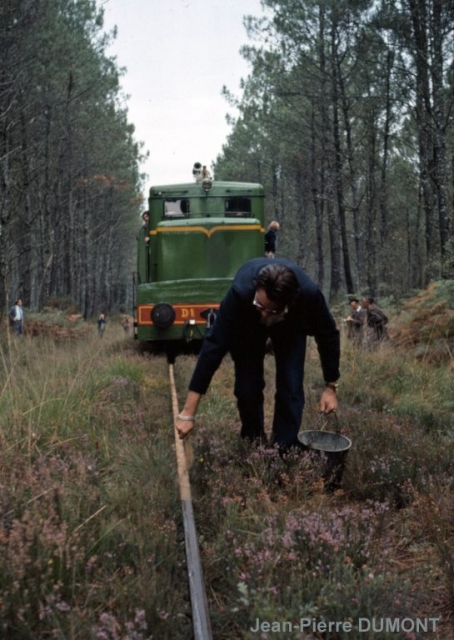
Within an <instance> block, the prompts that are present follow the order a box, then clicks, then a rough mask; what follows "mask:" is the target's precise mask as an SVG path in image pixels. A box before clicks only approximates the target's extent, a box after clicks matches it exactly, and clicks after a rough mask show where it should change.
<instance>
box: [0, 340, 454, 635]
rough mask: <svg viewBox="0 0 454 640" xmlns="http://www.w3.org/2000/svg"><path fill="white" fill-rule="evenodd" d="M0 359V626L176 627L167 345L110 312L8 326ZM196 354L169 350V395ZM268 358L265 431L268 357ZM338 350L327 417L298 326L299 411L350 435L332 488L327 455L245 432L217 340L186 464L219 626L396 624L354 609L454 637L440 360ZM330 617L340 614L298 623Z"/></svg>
mask: <svg viewBox="0 0 454 640" xmlns="http://www.w3.org/2000/svg"><path fill="white" fill-rule="evenodd" d="M1 358H2V360H1V363H2V366H1V368H0V409H1V413H0V487H1V492H0V637H5V638H8V639H11V640H32V639H33V640H35V639H45V638H57V639H60V640H75V639H81V640H86V639H87V638H90V639H92V638H93V639H94V640H150V639H151V638H153V639H156V638H159V639H160V640H167V639H168V640H174V639H175V640H186V639H187V640H190V638H192V637H193V629H192V620H191V606H190V597H189V591H188V578H187V569H186V560H185V544H184V528H183V520H182V509H181V503H180V499H179V490H178V483H177V473H176V462H175V451H174V449H175V447H174V434H173V426H172V416H171V410H170V409H171V403H170V397H169V382H168V370H167V364H166V361H165V359H164V358H162V357H155V356H150V355H147V354H143V353H139V351H138V350H136V349H135V348H134V344H133V341H132V340H130V339H127V338H125V336H124V334H123V333H122V330H121V328H117V329H114V328H109V330H108V331H107V332H106V335H105V337H104V338H103V339H102V340H99V339H98V338H97V335H96V333H95V332H94V331H93V332H91V334H87V336H86V337H85V338H84V340H83V341H75V342H72V341H71V342H69V343H66V344H64V345H62V344H61V343H55V342H54V341H50V340H48V339H45V338H40V339H28V338H26V339H24V340H17V341H12V342H11V344H10V347H9V348H8V345H7V344H4V345H3V348H2V352H1ZM194 364H195V358H194V357H181V358H178V359H177V362H176V365H175V375H176V381H177V386H178V390H179V394H180V405H181V402H182V401H183V396H184V394H185V391H186V388H187V384H188V381H189V378H190V375H191V372H192V370H193V367H194ZM265 369H266V379H267V391H266V404H265V415H266V423H267V429H268V431H269V428H270V424H271V420H272V414H273V397H274V361H273V359H272V357H268V358H267V359H266V363H265ZM341 369H342V378H341V386H340V389H339V399H340V405H339V410H338V412H337V419H335V418H333V417H331V418H329V419H327V420H326V421H321V420H320V416H319V412H318V406H317V403H318V399H319V396H320V393H321V391H322V389H323V381H322V378H321V372H320V367H319V363H318V356H317V353H316V349H315V347H314V344H313V343H312V341H310V345H309V351H308V358H307V371H306V383H305V388H306V409H305V414H304V419H303V424H302V429H303V430H305V429H314V428H325V429H328V430H336V429H337V428H339V429H340V431H341V432H342V433H343V434H344V435H346V436H348V437H349V438H350V439H351V441H352V447H351V449H350V450H349V451H348V453H347V455H346V457H345V470H344V474H343V478H342V483H341V485H340V487H338V488H337V489H335V490H333V488H332V487H331V488H330V486H329V484H328V482H327V481H326V469H327V462H328V461H327V459H326V457H325V456H323V455H320V454H316V453H311V452H303V453H302V452H296V451H295V452H291V453H290V454H289V455H288V456H286V457H285V458H282V457H281V456H280V455H279V454H278V452H277V451H275V450H274V449H272V448H268V447H265V446H251V445H250V444H248V443H245V442H243V441H241V440H240V439H239V437H238V434H239V430H240V424H239V419H238V414H237V410H236V404H235V399H234V397H233V393H232V390H233V372H232V364H231V362H230V360H229V359H228V358H226V359H225V361H224V362H223V364H222V366H221V368H220V369H219V371H218V372H217V374H216V376H215V378H214V380H213V383H212V385H211V388H210V391H209V392H208V394H207V395H206V396H205V397H204V398H203V400H202V403H201V406H200V416H199V419H198V420H197V423H196V427H195V430H194V434H193V435H192V436H191V442H192V446H193V451H194V461H193V463H192V466H191V469H190V479H191V490H192V498H193V505H194V514H195V518H196V527H197V532H198V539H199V545H200V552H201V558H202V564H203V570H204V577H205V584H206V591H207V598H208V604H209V614H210V620H211V625H212V628H213V637H214V638H216V640H218V639H220V640H222V639H224V638H225V639H229V640H230V639H231V638H238V639H239V640H241V639H244V640H250V639H253V638H258V637H260V638H267V637H270V638H271V637H272V638H279V639H286V640H287V639H288V638H292V639H293V638H296V639H302V640H307V639H309V638H311V639H312V638H319V637H323V638H324V640H339V638H340V637H348V638H349V640H357V639H367V640H377V638H380V640H387V639H388V638H396V637H402V638H403V637H404V634H401V636H396V633H393V632H391V631H390V632H387V631H386V630H385V631H381V632H379V633H377V632H376V631H374V630H373V629H370V630H364V628H363V629H362V630H361V631H360V630H359V628H358V621H359V620H365V621H367V620H369V621H371V620H372V619H376V620H381V619H382V618H386V619H390V620H401V619H407V618H408V619H417V618H421V617H424V616H426V617H427V616H430V617H437V616H440V617H441V621H440V623H439V627H438V630H437V631H436V632H432V633H429V634H423V635H422V636H421V637H424V638H429V640H430V639H435V638H438V639H439V640H446V639H447V638H449V637H452V632H453V629H452V628H451V627H450V622H449V620H450V618H449V615H448V612H449V610H450V608H451V607H452V606H453V604H454V587H453V584H454V583H453V576H454V563H453V561H452V558H453V557H454V553H453V552H454V540H453V538H454V534H453V531H454V509H453V507H452V504H453V500H452V486H453V481H454V479H453V474H452V459H453V453H454V452H453V438H452V434H453V430H452V427H453V424H452V417H451V408H450V404H449V402H450V394H451V395H452V392H451V389H452V385H451V383H450V380H451V376H452V371H451V368H450V365H449V363H443V365H439V364H438V365H436V366H435V365H433V364H431V365H430V366H429V365H428V364H427V362H422V361H421V360H419V359H418V358H416V357H415V356H414V354H412V353H410V352H409V351H408V350H400V349H396V348H395V347H394V346H393V345H387V346H386V347H384V348H383V349H382V350H380V351H378V352H374V353H369V352H362V351H359V350H355V349H354V348H353V346H352V345H351V344H350V343H345V344H343V355H342V366H341ZM434 594H436V596H435V595H434ZM301 620H303V626H304V625H306V626H304V629H303V630H299V629H298V628H296V627H294V628H293V629H292V632H291V633H289V632H288V626H287V628H286V629H284V623H290V622H292V623H294V624H295V625H296V624H298V625H299V624H300V623H301ZM257 621H261V622H263V623H264V624H265V625H266V624H267V623H271V622H273V623H274V624H275V625H276V626H275V627H274V629H273V632H272V633H271V632H270V633H268V632H267V631H264V630H262V631H261V632H260V633H259V632H257V631H256V630H255V627H256V625H257V624H258V622H257ZM329 621H337V622H339V623H341V622H343V621H344V622H348V623H351V625H352V629H351V631H349V632H348V634H346V633H343V635H342V633H341V632H340V631H339V633H338V632H335V631H334V630H332V631H331V632H329V633H324V634H323V633H322V632H320V631H317V630H316V628H315V627H309V625H317V624H321V623H323V622H329ZM278 625H282V628H281V629H280V630H279V629H278ZM363 625H367V623H366V622H363ZM317 634H318V635H317ZM336 634H337V635H336ZM417 639H418V640H420V636H417Z"/></svg>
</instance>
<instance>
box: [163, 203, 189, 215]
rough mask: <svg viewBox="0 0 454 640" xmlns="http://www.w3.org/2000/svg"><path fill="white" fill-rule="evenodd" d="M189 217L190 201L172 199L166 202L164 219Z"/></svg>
mask: <svg viewBox="0 0 454 640" xmlns="http://www.w3.org/2000/svg"><path fill="white" fill-rule="evenodd" d="M188 216H189V200H188V199H187V198H181V199H178V198H172V199H169V200H165V201H164V218H166V219H172V218H187V217H188Z"/></svg>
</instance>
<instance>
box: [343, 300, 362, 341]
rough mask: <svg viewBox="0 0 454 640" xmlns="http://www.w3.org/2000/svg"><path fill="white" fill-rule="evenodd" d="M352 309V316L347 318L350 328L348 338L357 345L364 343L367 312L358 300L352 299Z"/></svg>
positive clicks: (350, 303)
mask: <svg viewBox="0 0 454 640" xmlns="http://www.w3.org/2000/svg"><path fill="white" fill-rule="evenodd" d="M349 305H350V307H351V309H352V312H351V314H350V315H349V316H348V317H347V318H346V322H347V327H348V337H349V338H350V339H351V340H353V342H355V343H356V344H357V345H360V344H361V343H362V341H363V333H364V320H365V315H366V311H365V309H363V308H362V306H361V305H360V304H359V300H358V298H352V299H351V300H350V302H349Z"/></svg>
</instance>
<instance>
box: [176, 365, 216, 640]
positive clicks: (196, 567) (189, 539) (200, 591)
mask: <svg viewBox="0 0 454 640" xmlns="http://www.w3.org/2000/svg"><path fill="white" fill-rule="evenodd" d="M169 377H170V388H171V393H172V411H173V417H174V422H175V419H176V417H177V415H178V414H179V408H178V396H177V392H176V386H175V375H174V368H173V364H169ZM174 431H175V451H176V457H177V468H178V483H179V485H180V499H181V508H182V511H183V523H184V538H185V546H186V563H187V569H188V577H189V592H190V596H191V607H192V621H193V629H194V640H212V637H213V636H212V634H211V623H210V618H209V614H208V602H207V597H206V591H205V582H204V579H203V571H202V563H201V561H200V552H199V544H198V541H197V531H196V527H195V520H194V511H193V508H192V496H191V485H190V482H189V467H190V465H191V462H192V460H191V455H192V450H191V447H190V441H189V440H188V439H187V438H186V440H181V439H180V437H179V435H178V431H177V430H176V429H175V428H174Z"/></svg>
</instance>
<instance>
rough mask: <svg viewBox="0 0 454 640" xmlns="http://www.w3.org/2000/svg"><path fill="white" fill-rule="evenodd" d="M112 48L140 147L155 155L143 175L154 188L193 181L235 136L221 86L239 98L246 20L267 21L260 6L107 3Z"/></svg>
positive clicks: (197, 1) (169, 0) (135, 0)
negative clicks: (114, 30) (198, 165)
mask: <svg viewBox="0 0 454 640" xmlns="http://www.w3.org/2000/svg"><path fill="white" fill-rule="evenodd" d="M100 4H102V6H103V8H104V12H105V23H104V24H105V30H106V31H109V30H111V29H112V28H113V27H114V26H115V25H116V26H117V28H118V35H117V39H116V41H115V43H114V44H113V45H112V47H110V48H109V49H108V54H109V55H115V56H116V58H117V64H118V66H119V67H126V68H127V71H126V73H125V75H124V76H123V78H122V88H123V91H124V93H126V94H128V95H129V96H130V98H129V100H128V103H127V105H128V111H129V121H130V122H131V123H132V124H134V126H135V128H136V140H138V141H142V142H143V143H144V146H145V149H146V150H148V151H149V152H150V157H149V159H148V161H147V162H146V163H145V164H144V165H143V167H142V171H144V172H146V173H147V174H148V179H147V183H146V189H145V191H146V192H147V191H148V188H149V187H150V186H151V185H152V184H169V183H170V184H171V183H174V182H187V181H192V167H193V164H194V162H201V163H202V164H206V165H207V166H208V167H210V165H211V163H212V162H213V161H214V160H215V159H216V156H217V155H218V154H219V153H220V152H221V150H222V145H223V143H224V142H225V141H226V138H227V135H228V133H229V131H230V128H229V126H228V125H227V123H226V120H225V116H226V113H233V112H232V109H231V107H230V105H229V104H228V103H227V101H226V100H225V99H224V98H223V97H222V95H221V91H222V87H223V85H226V86H227V87H228V88H229V89H230V90H231V91H232V92H233V93H234V94H235V95H240V79H241V78H242V77H243V78H245V77H247V75H248V74H249V71H250V68H249V65H248V64H247V63H246V61H245V60H244V59H243V58H242V56H241V55H240V52H239V50H240V48H241V46H242V45H244V44H247V43H248V42H249V41H248V38H247V34H246V30H245V28H244V25H243V17H244V16H245V15H253V16H261V15H263V13H262V8H261V5H260V0H107V1H106V2H101V1H100Z"/></svg>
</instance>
